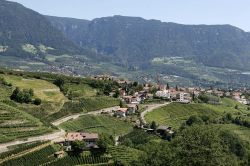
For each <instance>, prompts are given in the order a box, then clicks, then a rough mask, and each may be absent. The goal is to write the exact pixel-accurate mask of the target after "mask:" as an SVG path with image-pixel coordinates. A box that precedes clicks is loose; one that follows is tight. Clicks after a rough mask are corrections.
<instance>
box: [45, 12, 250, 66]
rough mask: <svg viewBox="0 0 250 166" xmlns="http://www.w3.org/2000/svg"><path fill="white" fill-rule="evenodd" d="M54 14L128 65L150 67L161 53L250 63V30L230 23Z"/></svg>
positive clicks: (59, 23)
mask: <svg viewBox="0 0 250 166" xmlns="http://www.w3.org/2000/svg"><path fill="white" fill-rule="evenodd" d="M49 19H50V21H51V22H52V24H53V25H54V26H55V27H57V28H59V29H63V33H64V34H65V35H66V36H68V37H69V38H70V39H71V40H73V41H74V42H75V43H76V44H78V45H79V46H84V47H88V48H91V49H95V50H96V51H98V52H99V53H102V54H106V55H109V56H110V57H111V58H112V59H113V58H115V59H114V61H115V62H120V63H121V64H123V65H127V66H129V65H132V66H139V67H145V68H146V67H147V65H148V64H150V62H151V61H152V60H153V59H154V58H156V57H184V58H188V59H192V60H194V61H195V62H198V63H203V64H205V65H206V66H214V67H227V68H234V69H243V68H244V69H245V68H248V66H249V59H250V56H249V53H250V35H249V33H246V32H244V31H243V30H241V29H239V28H237V27H233V26H231V25H181V24H176V23H166V22H161V21H158V20H145V19H142V18H137V17H124V16H114V17H104V18H98V19H94V20H92V21H91V22H88V21H86V20H82V21H81V20H72V19H63V18H60V19H59V18H58V19H57V18H53V17H50V18H49ZM70 25H71V26H70ZM75 34H78V36H76V35H75ZM142 60H143V61H142Z"/></svg>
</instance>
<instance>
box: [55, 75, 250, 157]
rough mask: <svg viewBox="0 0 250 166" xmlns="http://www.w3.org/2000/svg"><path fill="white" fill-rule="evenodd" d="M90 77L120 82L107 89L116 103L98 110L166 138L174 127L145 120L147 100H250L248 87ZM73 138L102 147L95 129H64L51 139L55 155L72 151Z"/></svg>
mask: <svg viewBox="0 0 250 166" xmlns="http://www.w3.org/2000/svg"><path fill="white" fill-rule="evenodd" d="M91 79H95V80H112V81H114V82H116V83H117V84H118V85H119V89H118V90H112V92H110V93H109V96H111V97H116V98H119V99H120V105H119V107H116V108H115V109H112V110H108V111H107V110H103V111H101V112H100V114H104V115H105V116H113V117H116V118H120V119H123V120H132V122H133V123H134V127H135V128H137V129H141V130H144V131H145V132H148V133H153V134H155V135H157V136H159V137H161V138H162V139H165V140H169V138H171V136H172V135H174V134H175V131H174V130H173V129H172V127H171V126H168V125H167V124H166V125H165V126H162V125H156V124H155V123H154V122H148V123H147V122H146V121H145V120H144V117H143V116H144V114H143V111H145V109H147V108H148V106H146V104H147V103H165V104H168V103H172V102H177V103H181V104H189V103H192V102H200V101H198V100H204V101H205V102H208V103H211V104H220V98H223V97H229V98H232V99H233V100H235V101H238V102H239V103H241V104H245V105H249V104H250V100H249V98H247V96H246V95H245V94H249V91H248V90H246V89H240V90H232V89H231V90H223V89H213V88H207V89H205V88H201V87H178V86H175V87H170V86H169V85H168V84H167V85H163V84H157V85H152V84H143V85H140V84H139V83H137V82H132V81H129V80H121V79H117V78H115V77H110V76H95V77H92V78H91ZM133 87H136V88H133ZM131 89H132V90H131ZM135 89H137V90H135ZM204 96H205V97H204ZM145 112H146V111H145ZM145 112H144V113H145ZM150 123H151V124H150ZM114 125H115V124H114ZM115 141H116V142H115V144H116V145H118V144H119V136H118V137H117V138H116V140H115ZM76 142H78V146H79V144H80V143H81V142H82V143H84V148H82V150H87V151H88V150H100V148H103V147H101V146H102V145H103V142H102V143H100V135H99V134H98V133H88V132H84V131H79V132H75V131H74V132H70V131H69V132H67V133H66V135H65V137H63V138H60V139H56V140H54V143H55V144H59V145H60V146H62V147H63V149H64V150H62V151H58V152H56V153H55V156H56V157H58V158H61V157H63V156H64V154H65V152H72V151H74V150H75V148H76ZM78 148H79V147H78Z"/></svg>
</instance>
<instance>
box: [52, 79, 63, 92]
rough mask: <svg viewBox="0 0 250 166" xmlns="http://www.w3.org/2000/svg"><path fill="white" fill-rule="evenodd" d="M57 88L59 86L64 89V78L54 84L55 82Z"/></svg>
mask: <svg viewBox="0 0 250 166" xmlns="http://www.w3.org/2000/svg"><path fill="white" fill-rule="evenodd" d="M53 83H54V84H55V85H56V86H58V87H59V88H60V89H62V88H63V85H64V83H65V81H64V79H63V78H61V77H60V78H57V79H56V80H55V81H54V82H53Z"/></svg>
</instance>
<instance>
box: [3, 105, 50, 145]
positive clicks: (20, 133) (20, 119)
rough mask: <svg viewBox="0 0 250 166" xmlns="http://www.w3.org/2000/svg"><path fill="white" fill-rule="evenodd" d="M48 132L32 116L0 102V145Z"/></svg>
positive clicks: (47, 129)
mask: <svg viewBox="0 0 250 166" xmlns="http://www.w3.org/2000/svg"><path fill="white" fill-rule="evenodd" d="M49 131H51V129H49V128H47V127H45V126H44V125H43V123H41V122H40V121H39V120H38V119H36V118H34V117H33V116H31V115H29V114H27V113H25V112H22V111H20V110H18V109H17V108H14V107H11V106H9V105H6V104H4V103H1V102H0V143H3V142H7V141H11V140H14V139H17V138H23V137H28V136H34V135H39V134H43V133H46V132H49Z"/></svg>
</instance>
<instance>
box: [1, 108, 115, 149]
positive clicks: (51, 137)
mask: <svg viewBox="0 0 250 166" xmlns="http://www.w3.org/2000/svg"><path fill="white" fill-rule="evenodd" d="M117 108H120V107H119V106H115V107H110V108H105V109H101V110H97V111H92V112H88V113H79V114H75V115H71V116H67V117H64V118H61V119H59V120H56V121H55V122H53V123H52V124H53V125H55V126H58V125H60V124H61V123H63V122H66V121H68V120H72V119H77V118H79V117H80V116H83V115H97V114H101V113H102V112H111V111H112V110H115V109H117ZM59 129H60V128H59ZM65 134H66V132H65V131H64V130H63V129H60V131H58V132H55V133H51V134H45V135H41V136H35V137H29V138H27V139H20V140H16V141H12V142H7V143H3V144H0V153H3V152H6V151H8V150H9V149H8V146H14V145H19V144H24V143H29V142H34V141H46V140H50V141H53V140H55V139H58V138H61V137H64V136H65Z"/></svg>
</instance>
